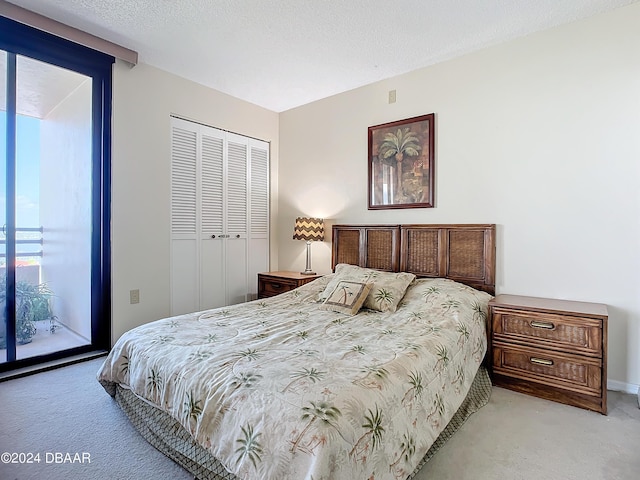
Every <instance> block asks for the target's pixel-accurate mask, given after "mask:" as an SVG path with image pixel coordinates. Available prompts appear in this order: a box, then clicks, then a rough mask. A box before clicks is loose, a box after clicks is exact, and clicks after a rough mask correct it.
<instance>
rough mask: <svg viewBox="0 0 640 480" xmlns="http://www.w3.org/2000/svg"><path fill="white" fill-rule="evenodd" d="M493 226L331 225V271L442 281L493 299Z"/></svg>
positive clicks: (494, 243)
mask: <svg viewBox="0 0 640 480" xmlns="http://www.w3.org/2000/svg"><path fill="white" fill-rule="evenodd" d="M495 237H496V226H495V225H493V224H483V225H459V224H456V225H334V226H333V233H332V240H333V246H332V255H331V268H332V269H334V268H335V266H336V265H337V264H338V263H349V264H351V265H359V266H361V267H366V268H375V269H377V270H385V271H389V272H410V273H413V274H415V275H416V276H418V277H443V278H449V279H451V280H455V281H456V282H460V283H464V284H466V285H469V286H471V287H473V288H476V289H478V290H483V291H485V292H488V293H490V294H491V295H495V283H496V282H495V272H496V248H495V246H496V242H495Z"/></svg>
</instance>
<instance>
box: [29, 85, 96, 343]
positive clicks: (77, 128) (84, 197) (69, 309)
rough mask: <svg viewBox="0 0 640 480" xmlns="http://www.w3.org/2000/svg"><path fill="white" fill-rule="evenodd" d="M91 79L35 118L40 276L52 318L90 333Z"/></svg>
mask: <svg viewBox="0 0 640 480" xmlns="http://www.w3.org/2000/svg"><path fill="white" fill-rule="evenodd" d="M91 92H92V86H91V80H90V79H88V80H85V81H84V83H82V84H81V85H80V86H79V87H77V88H76V89H75V90H74V91H73V92H71V93H70V94H69V95H68V96H67V97H65V98H64V100H63V101H62V102H60V103H59V104H58V105H57V106H56V107H55V108H54V109H53V110H52V111H51V112H49V113H48V114H47V116H46V117H45V118H44V119H43V120H42V123H41V138H40V142H41V146H40V152H41V158H40V202H39V203H40V224H41V225H43V226H44V232H43V236H42V237H43V240H44V244H43V246H42V251H43V257H42V279H41V281H42V282H44V283H46V284H47V285H48V286H49V288H51V290H52V291H53V293H54V296H53V297H52V298H51V306H52V309H53V313H54V315H56V316H57V317H58V321H59V322H60V323H61V324H63V325H65V326H66V327H68V328H70V329H71V330H73V331H74V332H76V333H78V334H79V335H82V336H83V337H84V338H85V339H87V340H89V339H91V204H92V199H91V167H92V162H91Z"/></svg>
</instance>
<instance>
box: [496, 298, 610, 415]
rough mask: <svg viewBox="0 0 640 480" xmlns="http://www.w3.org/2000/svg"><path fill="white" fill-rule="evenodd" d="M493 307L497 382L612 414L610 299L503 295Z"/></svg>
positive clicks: (529, 392)
mask: <svg viewBox="0 0 640 480" xmlns="http://www.w3.org/2000/svg"><path fill="white" fill-rule="evenodd" d="M489 309H490V317H491V323H490V333H489V340H490V345H491V370H492V380H493V383H494V384H495V385H498V386H501V387H505V388H509V389H512V390H517V391H519V392H522V393H527V394H530V395H535V396H538V397H542V398H546V399H548V400H553V401H556V402H561V403H566V404H569V405H574V406H576V407H581V408H586V409H589V410H594V411H596V412H600V413H602V414H604V415H606V414H607V321H608V313H607V307H606V305H602V304H599V303H584V302H572V301H566V300H552V299H545V298H535V297H521V296H516V295H498V296H496V297H495V298H494V299H493V300H491V302H490V303H489Z"/></svg>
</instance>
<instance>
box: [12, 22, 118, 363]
mask: <svg viewBox="0 0 640 480" xmlns="http://www.w3.org/2000/svg"><path fill="white" fill-rule="evenodd" d="M3 27H4V28H3ZM7 29H9V30H10V31H12V32H14V35H11V33H10V32H8V30H7ZM0 32H2V33H0V40H2V41H0V46H2V47H3V48H4V50H2V51H0V87H1V89H2V93H1V94H0V225H1V226H2V230H1V231H0V314H1V315H2V322H0V372H2V371H6V370H11V369H14V368H16V367H22V366H31V365H35V364H38V363H40V362H44V361H49V360H55V359H60V358H63V357H66V356H71V355H76V354H82V353H86V352H90V351H93V350H101V349H107V348H108V346H109V330H110V328H109V327H110V321H109V242H108V239H109V236H108V234H109V203H108V199H109V161H108V160H109V132H110V128H109V121H110V118H109V117H110V92H111V89H110V80H111V72H110V68H111V63H112V62H113V58H112V57H108V56H106V55H103V54H99V53H97V52H93V51H91V50H89V49H86V48H85V47H80V46H78V45H74V44H71V43H70V42H67V41H65V40H62V39H59V38H56V37H52V36H51V35H48V34H45V33H43V32H39V31H36V30H33V29H30V28H29V27H26V26H24V25H20V24H17V23H15V22H11V21H8V20H6V19H0ZM5 33H9V35H5ZM15 34H20V35H15Z"/></svg>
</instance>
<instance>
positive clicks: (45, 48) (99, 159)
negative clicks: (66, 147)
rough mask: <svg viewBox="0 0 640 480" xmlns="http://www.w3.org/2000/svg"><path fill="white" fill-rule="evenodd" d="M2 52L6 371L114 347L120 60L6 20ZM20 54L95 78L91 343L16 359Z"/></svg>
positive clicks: (1, 28)
mask: <svg viewBox="0 0 640 480" xmlns="http://www.w3.org/2000/svg"><path fill="white" fill-rule="evenodd" d="M0 50H4V51H5V52H7V79H6V83H7V108H6V110H7V130H6V132H0V135H4V134H6V135H7V244H6V246H7V268H6V274H7V282H6V285H7V292H6V293H7V295H6V302H5V305H6V309H7V312H6V315H5V318H6V319H7V331H6V336H7V361H6V362H5V363H0V373H2V372H6V371H10V370H14V369H17V368H24V367H31V366H34V365H37V364H41V363H44V362H50V361H55V360H60V359H63V358H65V357H71V356H75V355H80V354H86V353H89V352H94V351H107V350H109V348H110V344H111V247H110V238H111V231H110V226H111V92H112V78H111V71H112V65H113V63H114V61H115V59H114V57H112V56H110V55H107V54H104V53H101V52H98V51H95V50H92V49H90V48H88V47H84V46H82V45H78V44H75V43H73V42H70V41H68V40H65V39H63V38H60V37H56V36H54V35H51V34H48V33H46V32H43V31H40V30H37V29H34V28H31V27H29V26H27V25H23V24H21V23H18V22H15V21H13V20H9V19H7V18H5V17H0ZM16 55H22V56H25V57H29V58H32V59H35V60H39V61H41V62H45V63H49V64H51V65H55V66H58V67H61V68H65V69H68V70H72V71H75V72H78V73H81V74H83V75H86V76H88V77H91V78H92V113H91V117H92V126H91V140H92V147H91V162H92V169H91V171H92V172H91V173H92V180H91V181H92V186H91V207H92V210H91V211H92V218H91V227H92V228H91V344H90V345H86V346H81V347H76V348H71V349H67V350H61V351H57V352H54V353H50V354H45V355H39V356H34V357H30V358H25V359H20V360H16V358H15V349H16V337H15V253H16V252H15V196H16V191H15V156H16V87H17V85H16V73H17V72H16V60H15V59H16ZM10 102H12V105H10ZM11 169H13V170H12V171H11ZM10 176H11V177H12V178H13V180H14V181H11V179H10V178H9V177H10ZM9 197H11V198H9ZM10 346H11V348H12V352H10V350H9V349H10Z"/></svg>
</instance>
